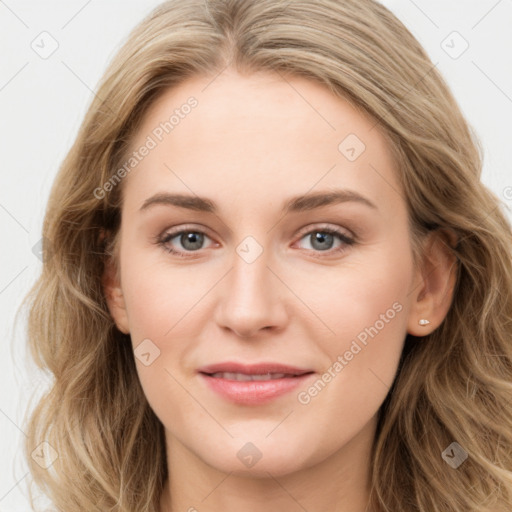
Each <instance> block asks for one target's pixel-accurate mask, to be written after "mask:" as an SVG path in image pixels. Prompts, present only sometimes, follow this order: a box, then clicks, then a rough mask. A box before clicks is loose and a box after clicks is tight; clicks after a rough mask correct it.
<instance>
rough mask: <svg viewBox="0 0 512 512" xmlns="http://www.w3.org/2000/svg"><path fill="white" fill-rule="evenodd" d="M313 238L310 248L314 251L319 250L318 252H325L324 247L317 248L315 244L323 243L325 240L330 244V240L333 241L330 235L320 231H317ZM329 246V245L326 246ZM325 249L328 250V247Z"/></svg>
mask: <svg viewBox="0 0 512 512" xmlns="http://www.w3.org/2000/svg"><path fill="white" fill-rule="evenodd" d="M312 236H313V243H312V246H313V247H314V248H315V249H320V250H325V249H326V247H325V246H322V245H320V246H319V247H318V246H316V243H317V242H320V243H322V242H325V241H326V240H327V241H328V242H331V244H332V240H333V235H331V234H330V233H325V232H322V231H317V232H316V233H315V234H314V235H312ZM328 245H330V244H328ZM327 249H329V247H327Z"/></svg>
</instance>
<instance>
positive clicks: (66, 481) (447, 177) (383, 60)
mask: <svg viewBox="0 0 512 512" xmlns="http://www.w3.org/2000/svg"><path fill="white" fill-rule="evenodd" d="M228 66H230V67H232V68H233V69H236V70H237V71H238V72H240V73H245V74H248V75H250V73H251V72H257V71H271V72H275V73H281V74H283V76H284V74H285V73H286V74H290V75H296V76H300V77H306V78H308V79H310V80H313V81H316V82H318V83H321V84H323V85H325V86H326V87H328V88H329V90H330V91H331V92H332V93H333V94H334V95H336V96H338V97H339V98H341V99H343V100H346V101H349V102H350V104H351V105H353V106H354V107H356V108H357V109H359V111H361V112H364V113H366V114H368V115H370V116H371V118H372V119H373V120H374V121H375V123H376V127H377V129H379V130H380V131H381V132H382V133H383V134H384V136H385V137H386V140H387V142H388V144H389V148H390V150H391V151H392V154H393V158H394V161H395V163H396V173H397V177H398V180H399V183H400V185H401V187H402V190H401V193H402V194H403V198H404V200H405V202H406V205H407V209H408V217H409V224H410V234H411V240H412V243H413V251H414V257H415V261H419V260H420V258H421V257H422V254H423V253H422V248H423V247H424V246H423V245H422V241H423V240H425V237H426V236H427V235H428V234H429V233H430V232H432V231H434V230H438V229H449V230H452V232H454V233H455V234H456V235H457V243H456V244H455V245H454V246H453V247H452V248H451V250H452V251H453V253H454V255H455V256H456V262H457V267H456V272H457V275H456V286H455V289H454V297H453V301H452V303H451V306H450V309H449V311H448V313H447V315H446V317H445V319H444V321H443V322H442V324H441V325H440V326H439V327H438V328H437V329H435V330H434V331H433V332H432V333H430V334H429V335H427V336H425V337H421V338H416V337H414V336H412V335H407V338H406V340H405V345H404V350H403V354H402V357H401V360H400V364H399V367H398V371H397V375H396V378H395V381H394V382H393V385H392V387H391V389H390V392H389V394H388V396H387V397H386V400H385V401H384V403H383V404H382V407H381V408H380V410H379V422H378V428H377V432H376V436H375V441H374V445H373V447H372V459H371V494H370V503H369V507H368V511H369V512H370V511H371V512H374V511H375V512H510V510H511V507H512V405H511V401H512V236H511V227H510V223H509V222H508V220H507V218H506V214H505V212H504V211H503V205H502V204H501V202H500V200H499V198H498V197H497V196H496V195H495V194H493V193H492V192H491V191H490V190H489V189H488V188H487V187H486V186H484V185H483V184H482V182H481V171H482V160H483V157H482V149H481V143H480V142H479V140H478V138H477V136H476V135H475V133H474V130H473V129H472V128H471V127H470V126H469V124H468V122H467V120H466V119H465V118H464V116H463V114H462V113H461V110H460V108H459V106H458V104H457V102H456V100H455V99H454V96H453V95H452V93H451V92H450V90H449V87H448V86H447V84H446V82H445V81H444V79H443V78H442V76H441V75H440V73H439V71H438V70H437V68H436V66H435V65H434V64H433V63H432V62H431V60H430V59H429V57H428V55H427V54H426V52H425V50H424V49H423V48H422V47H421V45H420V44H419V42H418V41H417V40H416V39H415V37H414V36H413V35H412V34H411V32H410V31H409V30H408V29H407V28H406V27H405V25H404V24H403V23H402V22H401V21H399V20H398V19H397V17H396V16H395V15H394V14H392V13H391V12H390V11H389V10H388V9H387V8H386V7H384V6H383V5H381V4H380V3H378V2H376V1H374V0H292V1H283V0H243V1H241V0H171V1H167V2H164V3H162V4H160V5H159V6H157V8H155V9H154V10H153V11H152V12H151V13H150V14H149V15H148V16H147V17H146V18H145V19H144V20H142V22H141V23H140V24H139V25H138V26H136V27H135V28H134V29H133V30H132V31H131V33H130V34H129V35H128V37H127V39H126V41H125V42H124V44H123V45H122V47H121V48H120V49H119V51H118V52H117V54H116V55H115V56H114V57H113V59H112V60H111V62H110V63H109V65H108V68H107V70H106V72H105V74H104V75H103V77H102V79H101V81H100V83H99V86H98V87H97V89H96V93H95V95H94V97H93V98H92V101H91V104H90V106H89V108H88V111H87V113H86V115H85V118H84V120H83V122H82V124H81V127H80V129H79V132H78V134H77V136H76V139H75V140H74V143H73V145H72V147H71V149H70V150H69V152H68V154H67V156H66V158H65V159H64V160H63V162H62V164H61V166H60V168H59V170H58V173H57V175H56V179H55V181H54V183H53V187H52V189H51V192H50V197H49V201H48V205H47V209H46V212H45V217H44V223H43V233H42V234H43V255H44V261H43V266H42V270H41V274H40V276H38V279H37V281H36V282H35V283H34V285H33V287H32V288H31V290H30V291H29V293H28V294H27V296H26V297H25V299H24V301H23V305H24V306H26V307H27V308H28V328H27V338H28V347H29V349H30V353H31V357H32V359H33V360H34V362H35V363H36V364H37V366H38V367H39V368H41V369H43V370H44V371H45V372H47V374H48V375H50V376H51V383H50V386H49V387H48V390H47V391H46V392H45V394H44V395H43V396H42V397H41V398H40V399H38V401H37V403H36V405H35V406H34V407H33V408H32V407H30V408H27V412H26V417H25V422H26V426H25V431H26V433H27V437H26V442H25V447H24V449H25V455H26V459H27V461H28V464H29V468H30V472H31V475H32V478H33V481H34V483H35V484H36V485H37V486H38V487H39V488H40V489H41V490H42V491H43V492H44V494H46V495H47V496H48V498H49V499H50V500H51V501H52V503H53V504H54V505H55V506H56V508H57V509H58V510H61V511H64V512H84V511H88V512H91V511H101V512H106V511H111V512H158V511H159V503H160V497H161V493H162V489H163V485H164V483H165V480H166V479H167V478H168V469H167V466H166V456H165V438H164V429H163V425H162V424H161V422H160V421H159V420H158V418H157V417H156V415H155V414H154V412H153V411H152V409H151V408H150V406H149V404H148V401H147V399H146V398H145V395H144V392H143V390H142V387H141V385H140V382H139V379H138V376H137V372H136V366H135V361H134V354H133V349H132V347H131V344H130V339H129V336H128V335H125V334H123V333H121V332H120V331H119V330H118V329H117V328H116V326H115V323H114V321H113V319H112V317H111V315H110V313H109V310H108V307H107V303H106V299H105V295H104V289H103V287H102V275H103V272H104V269H105V261H106V258H107V257H111V258H114V260H115V261H116V262H117V257H118V247H119V244H118V238H117V237H116V236H115V235H116V234H118V233H119V227H120V217H121V207H122V190H123V183H122V182H121V183H120V184H119V185H118V186H115V187H113V188H112V190H111V191H109V192H108V193H106V194H103V195H102V197H101V198H98V197H97V194H95V193H94V191H95V190H97V189H98V187H102V185H103V184H104V183H106V182H107V181H108V180H109V179H111V178H112V176H113V175H114V173H115V172H116V171H117V170H118V169H119V168H120V167H121V166H122V164H123V162H125V161H126V155H127V151H128V148H129V146H130V142H131V141H132V140H133V136H134V134H135V133H136V132H137V130H138V128H139V127H140V124H141V120H142V118H143V116H144V114H145V113H146V112H147V110H148V108H149V107H150V106H151V105H152V104H153V102H154V101H155V100H156V99H157V98H158V97H159V96H160V95H161V94H162V93H164V92H165V91H166V90H168V89H169V88H171V87H173V86H175V85H177V84H179V83H180V82H183V81H185V80H186V79H187V78H188V77H193V76H197V75H202V76H211V77H212V79H213V77H215V76H216V75H218V74H219V73H221V72H222V71H223V70H224V69H225V68H226V67H228ZM198 108H200V105H199V107H198ZM106 232H108V233H111V234H113V236H112V237H111V238H104V237H102V234H104V233H106ZM42 442H47V443H49V445H50V446H51V447H52V449H54V450H55V452H56V453H57V454H58V458H57V459H56V460H55V461H54V462H53V464H52V465H51V466H50V467H48V468H47V469H44V468H43V467H41V465H39V464H38V463H37V462H36V461H35V460H34V459H33V458H32V457H31V456H30V455H31V453H32V452H33V450H34V449H35V447H37V446H39V445H40V444H41V443H42ZM453 442H457V443H458V444H459V446H460V447H461V448H462V449H463V450H464V452H465V453H466V454H467V458H466V460H464V462H463V463H462V464H460V466H459V467H457V468H456V469H455V468H453V467H451V466H450V465H449V464H447V462H446V461H445V458H443V456H442V453H443V452H444V451H445V450H446V449H447V448H448V447H449V446H450V445H451V444H452V443H453ZM452 446H453V445H452ZM32 495H33V492H32V491H31V495H30V499H31V503H32V507H34V506H35V504H34V502H33V496H32Z"/></svg>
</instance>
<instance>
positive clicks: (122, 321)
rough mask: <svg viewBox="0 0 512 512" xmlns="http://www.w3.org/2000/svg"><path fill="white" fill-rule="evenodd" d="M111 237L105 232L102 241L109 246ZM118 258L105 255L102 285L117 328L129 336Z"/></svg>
mask: <svg viewBox="0 0 512 512" xmlns="http://www.w3.org/2000/svg"><path fill="white" fill-rule="evenodd" d="M109 237H110V234H106V233H105V232H104V231H102V232H101V234H100V240H101V241H104V242H105V243H106V245H107V246H109V245H110V242H111V239H110V238H109ZM116 257H117V255H113V254H110V253H109V252H106V253H105V259H104V270H103V276H102V280H101V283H102V287H103V292H104V294H105V299H106V301H107V305H108V309H109V311H110V314H111V316H112V318H113V320H114V322H115V324H116V326H117V328H118V329H119V330H120V331H121V332H123V333H124V334H129V333H130V329H129V327H128V325H129V324H128V315H127V312H126V304H125V300H124V295H123V290H122V288H121V282H120V275H119V273H118V272H117V265H116V261H115V258H116Z"/></svg>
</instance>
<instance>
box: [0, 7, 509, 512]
mask: <svg viewBox="0 0 512 512" xmlns="http://www.w3.org/2000/svg"><path fill="white" fill-rule="evenodd" d="M158 3H159V2H158V1H155V0H147V1H144V2H143V1H133V0H130V1H128V0H123V1H114V0H102V1H100V0H89V1H87V0H67V1H64V0H61V1H56V0H53V1H51V0H47V1H45V2H36V1H35V0H32V1H23V0H5V1H3V0H0V38H1V45H0V62H1V67H0V109H1V110H0V112H1V116H0V141H1V144H2V145H1V147H2V152H1V164H0V176H1V187H0V230H1V237H2V242H1V244H2V249H1V252H0V254H1V265H0V315H1V322H0V327H1V329H2V332H1V349H2V350H1V352H0V433H1V436H0V512H2V511H3V512H25V511H28V510H30V509H29V505H28V501H27V499H26V497H25V496H26V485H27V482H28V480H29V475H28V474H27V467H26V464H25V462H24V461H23V459H22V454H21V450H20V443H21V442H22V441H23V439H24V436H25V434H24V433H23V431H22V417H23V413H24V411H25V407H26V405H27V403H28V397H29V396H30V394H31V393H32V392H34V391H37V392H39V393H40V392H42V391H43V390H44V386H45V378H43V376H42V375H40V374H39V373H38V372H37V371H36V370H35V369H34V367H33V366H31V363H30V361H29V360H27V357H26V355H25V330H24V329H25V327H24V316H20V317H19V322H18V324H17V327H16V330H15V325H14V316H15V313H16V310H17V308H18V306H19V304H20V301H21V299H22V297H23V296H24V295H25V294H26V293H27V291H28V289H29V287H30V286H31V284H32V283H33V282H34V280H35V279H36V277H37V275H38V273H39V271H40V268H41V262H40V260H39V259H38V258H37V257H36V256H35V255H34V253H33V252H32V248H33V246H34V245H35V244H36V243H37V242H38V241H39V240H40V238H41V226H42V219H43V212H44V209H45V206H46V202H47V199H48V194H49V190H50V186H51V184H52V182H53V179H54V177H55V174H56V172H57V169H58V167H59V165H60V163H61V161H62V159H63V158H64V156H65V155H66V153H67V151H68V150H69V148H70V146H71V144H72V141H73V139H74V137H75V135H76V133H77V130H78V127H79V125H80V123H81V120H82V118H83V116H84V114H85V111H86V108H87V106H88V105H89V103H90V101H91V98H92V95H93V91H94V90H95V88H96V84H97V83H98V80H99V79H100V77H101V75H102V74H103V71H104V70H105V68H106V66H107V63H108V62H109V60H110V59H111V58H112V57H113V55H114V53H115V52H116V50H117V49H118V48H119V46H120V44H121V43H122V42H123V41H124V39H125V37H126V36H127V34H128V31H129V30H130V29H131V28H132V27H133V26H135V25H136V24H137V23H138V22H139V21H140V20H141V18H142V17H143V16H144V15H146V14H147V13H148V12H149V11H150V10H151V9H152V8H153V7H154V6H156V5H157V4H158ZM383 3H384V4H385V5H386V6H387V7H389V8H390V9H391V10H392V11H393V12H394V13H395V14H396V15H397V16H398V17H399V18H400V19H401V20H402V22H403V23H404V24H405V25H406V26H407V27H408V28H409V29H410V30H411V31H412V33H413V34H414V35H415V36H416V37H417V38H418V40H419V41H420V43H421V44H422V45H423V46H424V47H425V48H426V50H427V52H428V53H429V55H430V57H431V59H432V61H433V62H434V63H437V67H438V69H439V70H440V71H441V73H442V74H443V75H444V76H445V78H446V79H447V82H448V84H449V85H450V87H451V88H452V90H453V92H454V94H455V96H456V98H457V99H458V101H459V104H460V106H461V108H462V110H463V112H464V114H465V115H466V118H467V119H468V121H469V123H470V124H471V125H472V126H473V127H474V129H475V130H476V132H477V134H478V136H479V137H480V138H481V140H482V142H483V147H484V151H485V161H484V171H483V176H482V181H483V182H484V183H485V184H486V185H487V186H489V187H490V188H491V189H492V190H493V191H494V192H495V193H496V194H497V195H498V196H499V197H500V198H501V199H502V201H503V203H504V205H505V207H506V208H507V209H508V215H509V218H510V219H511V220H512V214H511V213H510V207H512V188H510V187H512V170H511V163H510V162H511V157H512V130H511V127H510V119H511V117H512V30H511V27H512V0H500V1H498V0H471V1H468V0H464V1H463V0H458V1H453V0H452V1H449V0H435V1H433V0H428V1H427V0H414V1H413V0H386V1H384V2H383ZM43 31H46V32H48V33H49V34H51V36H52V37H53V38H54V39H55V40H56V41H57V43H58V48H57V50H56V51H55V52H54V53H53V54H52V55H51V56H50V57H48V58H47V59H43V58H41V57H40V56H39V55H38V54H37V53H36V52H35V51H34V50H33V49H32V47H31V45H32V44H37V42H38V41H40V37H48V36H39V35H40V34H41V32H43ZM453 31H457V32H458V33H459V34H460V35H461V36H462V37H463V38H464V39H465V40H466V41H467V42H468V44H469V47H468V49H467V50H466V51H465V52H464V53H463V54H462V55H461V56H460V57H458V58H456V59H454V58H452V57H451V56H450V55H448V53H447V52H446V51H445V49H444V48H443V47H442V41H444V40H445V39H446V38H447V36H448V35H449V34H451V33H452V32H453ZM38 37H39V39H38ZM452 39H453V36H451V37H450V38H449V39H448V40H447V43H445V44H450V45H451V46H454V49H453V50H452V51H456V50H457V49H458V48H461V47H460V46H459V45H460V44H461V40H460V39H453V41H454V42H453V43H451V42H450V41H451V40H452ZM34 40H35V43H33V41H34ZM48 41H49V40H48ZM39 44H40V45H41V46H42V43H40V42H39ZM48 47H49V46H46V48H48ZM49 307H51V305H49Z"/></svg>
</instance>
